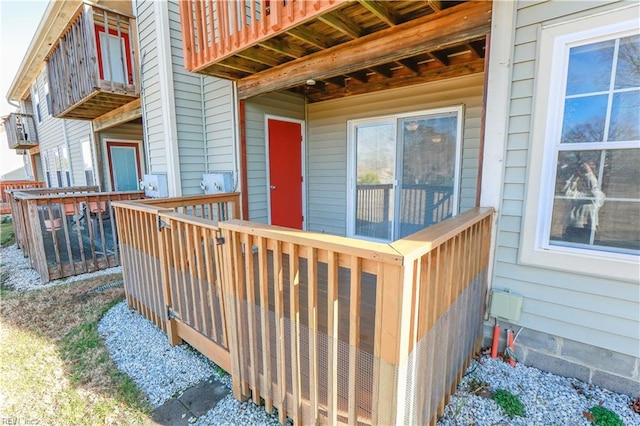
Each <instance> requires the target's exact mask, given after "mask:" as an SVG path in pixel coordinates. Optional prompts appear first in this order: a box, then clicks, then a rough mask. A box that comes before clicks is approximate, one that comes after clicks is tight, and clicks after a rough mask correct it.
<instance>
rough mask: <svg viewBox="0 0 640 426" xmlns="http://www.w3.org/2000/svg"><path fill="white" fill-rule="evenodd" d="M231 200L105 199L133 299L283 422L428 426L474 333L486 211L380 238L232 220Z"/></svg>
mask: <svg viewBox="0 0 640 426" xmlns="http://www.w3.org/2000/svg"><path fill="white" fill-rule="evenodd" d="M155 202H159V203H160V204H158V205H154V203H155ZM163 203H164V204H163ZM238 203H239V197H238V194H226V195H224V196H193V197H185V198H184V199H180V198H177V199H169V200H164V201H161V200H145V201H143V202H141V203H138V202H117V203H114V205H115V209H116V215H117V218H118V219H117V223H118V234H119V239H120V242H121V248H122V253H123V255H122V264H123V274H124V276H125V289H126V293H127V300H128V301H129V303H130V305H131V306H133V307H135V308H136V309H138V310H139V311H140V312H141V313H143V314H144V315H145V316H147V318H149V319H151V320H152V321H154V322H155V323H156V324H158V326H160V327H161V328H162V329H163V330H165V331H166V332H167V335H168V338H169V341H170V342H171V343H172V344H178V343H181V342H182V341H183V340H186V341H187V342H189V343H190V344H192V345H193V346H194V347H196V348H197V349H198V350H200V351H201V352H202V353H204V354H205V355H207V356H208V357H209V358H211V359H212V360H213V361H214V362H216V363H218V364H219V365H220V366H222V367H223V368H224V369H226V370H227V371H229V372H230V373H231V374H232V377H233V388H234V395H235V396H236V397H237V398H238V399H244V398H247V397H251V398H253V400H254V401H255V402H256V403H261V401H264V404H265V406H266V409H267V410H269V411H270V410H271V409H272V407H277V408H278V412H279V415H280V421H281V422H284V421H285V418H286V417H290V418H291V419H292V420H293V421H294V423H296V424H314V423H318V422H319V423H330V424H337V423H340V424H342V423H344V424H400V423H404V424H406V423H411V424H427V423H430V424H434V423H435V420H436V418H437V415H438V414H441V413H442V410H443V409H444V406H445V404H446V402H447V400H448V397H449V395H451V393H452V392H453V391H454V389H455V386H456V384H457V383H458V381H459V379H460V377H461V375H462V373H463V372H464V369H465V368H466V366H467V365H468V363H469V361H470V359H471V356H472V355H473V352H474V350H475V349H477V348H478V345H479V342H480V339H481V337H482V316H483V311H484V295H485V292H486V272H487V270H486V268H487V262H488V250H489V236H490V231H491V221H492V212H491V211H490V210H482V209H475V210H472V211H470V212H466V213H463V214H460V215H459V216H457V217H455V218H453V219H449V220H446V221H443V222H441V223H439V224H437V225H434V226H432V227H430V228H427V229H424V230H422V231H420V232H418V233H416V234H413V235H410V236H408V237H406V238H404V239H402V240H399V241H396V242H394V243H392V244H382V243H373V242H366V241H361V240H354V239H348V238H343V237H336V236H330V235H326V234H315V233H310V232H303V231H297V230H292V229H286V228H278V227H272V226H268V225H264V224H258V223H251V222H244V221H241V220H237V219H233V218H237V217H238V215H239V204H238ZM178 209H180V210H181V211H178ZM158 224H160V226H159V227H158ZM249 256H250V261H248V260H247V259H248V258H249Z"/></svg>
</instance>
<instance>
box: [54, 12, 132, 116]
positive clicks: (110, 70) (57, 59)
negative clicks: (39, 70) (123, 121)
mask: <svg viewBox="0 0 640 426" xmlns="http://www.w3.org/2000/svg"><path fill="white" fill-rule="evenodd" d="M135 28H136V27H135V19H134V18H133V17H131V16H127V15H125V14H122V13H118V12H115V11H112V10H110V9H107V8H104V7H101V6H98V5H96V4H89V3H84V2H83V3H81V5H80V7H79V9H78V11H77V12H76V13H75V14H74V16H73V17H72V18H71V19H70V22H69V25H68V26H67V29H66V30H65V32H64V33H63V34H62V35H61V36H60V39H59V40H58V41H57V42H56V43H55V44H54V46H53V47H52V50H51V51H50V52H49V54H48V56H47V58H46V61H47V72H48V78H49V87H50V88H51V109H52V111H51V113H52V115H53V116H55V117H60V116H62V115H63V114H64V113H65V112H67V111H68V110H69V109H71V108H73V107H74V106H77V105H78V104H80V103H82V102H84V101H86V100H87V99H89V98H88V97H89V96H91V95H93V94H94V93H95V92H96V91H105V92H109V93H111V94H114V95H127V96H137V95H138V93H139V90H138V83H137V75H138V71H137V58H136V56H135V54H134V50H133V46H134V43H135V37H136V34H135V31H136V29H135ZM129 100H132V99H129ZM122 102H125V103H126V101H118V102H116V103H115V104H114V106H113V107H112V109H114V108H115V107H116V106H119V105H121V104H122ZM70 118H74V117H70ZM94 118H95V117H94Z"/></svg>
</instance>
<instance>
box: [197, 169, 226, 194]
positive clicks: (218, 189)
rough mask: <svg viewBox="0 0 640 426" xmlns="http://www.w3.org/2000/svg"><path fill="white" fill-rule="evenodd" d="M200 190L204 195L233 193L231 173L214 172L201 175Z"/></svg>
mask: <svg viewBox="0 0 640 426" xmlns="http://www.w3.org/2000/svg"><path fill="white" fill-rule="evenodd" d="M200 188H202V190H203V191H204V193H205V194H221V193H224V192H232V191H233V173H232V172H215V173H205V174H203V175H202V182H200Z"/></svg>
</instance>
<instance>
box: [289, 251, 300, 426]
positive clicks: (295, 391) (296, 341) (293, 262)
mask: <svg viewBox="0 0 640 426" xmlns="http://www.w3.org/2000/svg"><path fill="white" fill-rule="evenodd" d="M289 320H290V324H289V327H290V330H291V353H290V355H291V383H292V389H291V391H292V400H293V410H291V412H290V416H291V418H292V420H293V423H294V424H301V423H302V417H301V410H302V407H301V401H302V391H301V380H300V259H299V248H298V246H297V245H296V244H293V243H289Z"/></svg>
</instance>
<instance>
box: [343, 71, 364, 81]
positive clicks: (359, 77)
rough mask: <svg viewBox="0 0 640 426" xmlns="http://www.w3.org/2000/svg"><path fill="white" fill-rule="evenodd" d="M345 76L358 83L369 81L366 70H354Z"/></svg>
mask: <svg viewBox="0 0 640 426" xmlns="http://www.w3.org/2000/svg"><path fill="white" fill-rule="evenodd" d="M347 77H349V78H351V79H354V80H356V81H359V82H360V83H366V82H367V81H369V77H368V76H367V72H366V71H354V72H351V73H349V74H347Z"/></svg>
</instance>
